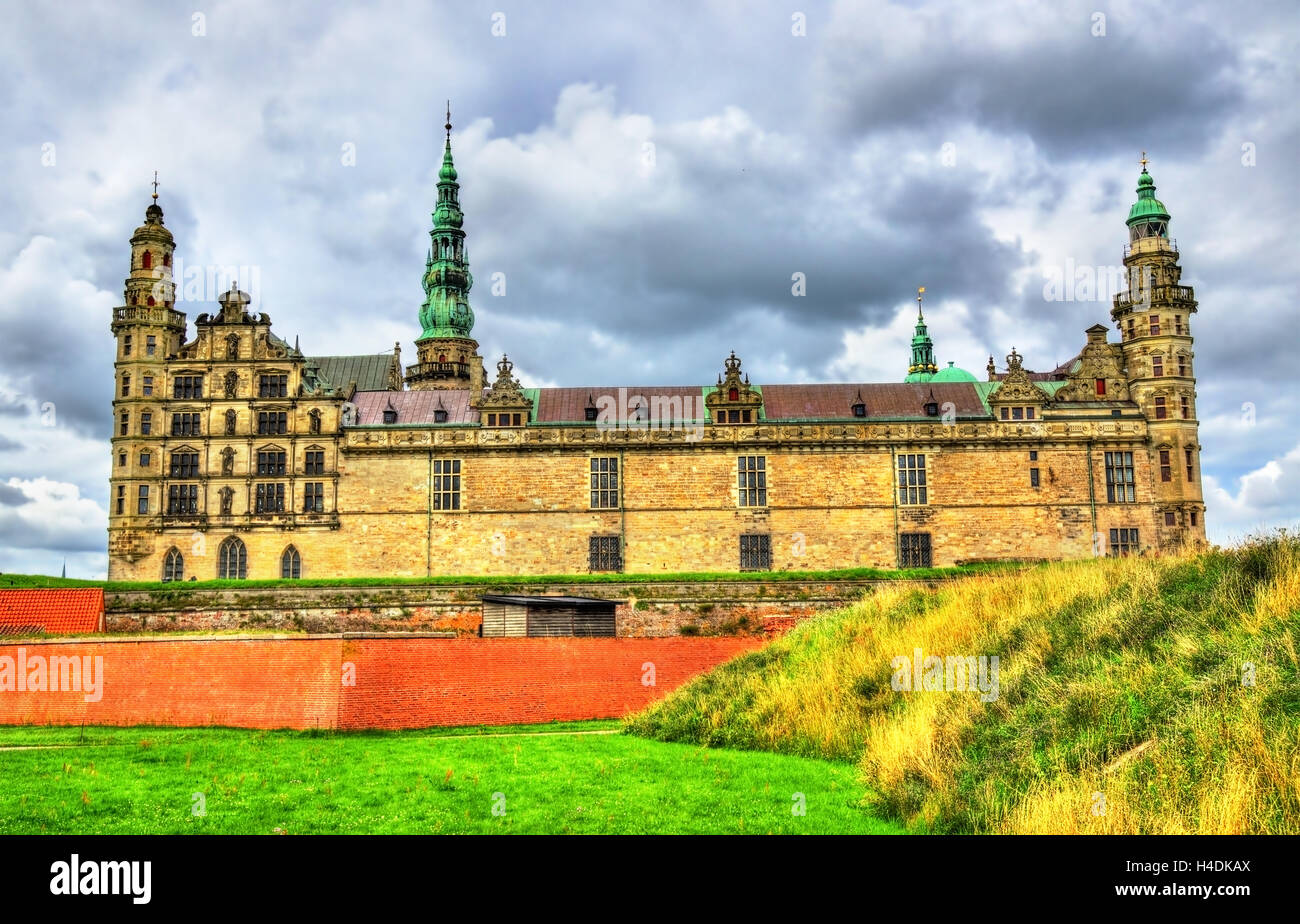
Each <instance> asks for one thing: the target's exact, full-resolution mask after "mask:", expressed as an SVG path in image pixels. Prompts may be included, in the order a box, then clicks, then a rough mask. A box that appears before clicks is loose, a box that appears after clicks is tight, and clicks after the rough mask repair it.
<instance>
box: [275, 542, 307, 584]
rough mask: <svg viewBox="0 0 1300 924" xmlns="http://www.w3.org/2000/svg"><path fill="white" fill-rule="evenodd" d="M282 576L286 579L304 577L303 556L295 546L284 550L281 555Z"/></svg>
mask: <svg viewBox="0 0 1300 924" xmlns="http://www.w3.org/2000/svg"><path fill="white" fill-rule="evenodd" d="M280 577H282V578H285V579H286V580H297V579H298V578H300V577H302V556H301V555H299V554H298V550H297V549H295V548H294V547H293V546H289V547H288V548H287V549H285V550H284V554H283V555H281V556H280Z"/></svg>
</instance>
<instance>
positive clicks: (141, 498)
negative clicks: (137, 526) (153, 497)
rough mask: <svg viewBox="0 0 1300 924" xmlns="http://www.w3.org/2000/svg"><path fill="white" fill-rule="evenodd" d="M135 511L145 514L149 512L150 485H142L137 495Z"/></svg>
mask: <svg viewBox="0 0 1300 924" xmlns="http://www.w3.org/2000/svg"><path fill="white" fill-rule="evenodd" d="M135 512H136V513H140V514H144V513H148V512H149V486H148V485H147V484H142V485H140V492H139V494H138V495H137V496H136V504H135Z"/></svg>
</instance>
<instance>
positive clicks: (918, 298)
mask: <svg viewBox="0 0 1300 924" xmlns="http://www.w3.org/2000/svg"><path fill="white" fill-rule="evenodd" d="M924 295H925V286H917V288H916V316H917V317H918V318H919V317H921V299H922V297H924Z"/></svg>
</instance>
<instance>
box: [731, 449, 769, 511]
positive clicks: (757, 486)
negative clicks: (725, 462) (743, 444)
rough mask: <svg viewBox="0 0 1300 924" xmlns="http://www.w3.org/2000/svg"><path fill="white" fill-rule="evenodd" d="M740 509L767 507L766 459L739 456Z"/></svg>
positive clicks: (764, 457) (763, 457) (762, 457)
mask: <svg viewBox="0 0 1300 924" xmlns="http://www.w3.org/2000/svg"><path fill="white" fill-rule="evenodd" d="M736 467H737V472H738V474H737V481H738V484H739V487H740V495H739V499H740V506H741V507H766V506H767V457H766V456H741V457H740V459H739V460H738V461H737V466H736Z"/></svg>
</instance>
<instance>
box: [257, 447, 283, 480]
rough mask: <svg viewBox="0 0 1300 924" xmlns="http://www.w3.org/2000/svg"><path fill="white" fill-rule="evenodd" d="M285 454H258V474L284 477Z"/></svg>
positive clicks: (270, 452)
mask: <svg viewBox="0 0 1300 924" xmlns="http://www.w3.org/2000/svg"><path fill="white" fill-rule="evenodd" d="M284 468H285V465H284V453H283V452H275V451H270V450H267V451H262V452H259V453H258V454H257V474H259V475H283V474H284Z"/></svg>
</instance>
